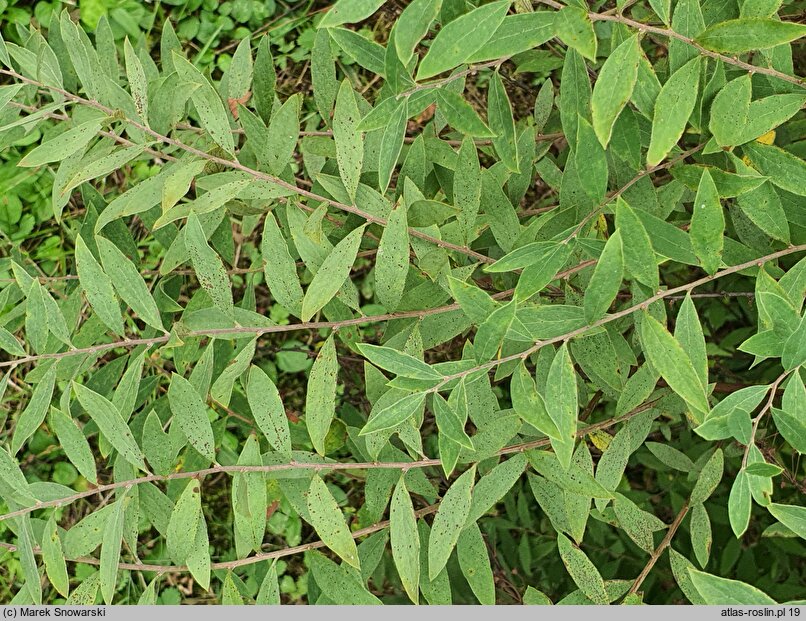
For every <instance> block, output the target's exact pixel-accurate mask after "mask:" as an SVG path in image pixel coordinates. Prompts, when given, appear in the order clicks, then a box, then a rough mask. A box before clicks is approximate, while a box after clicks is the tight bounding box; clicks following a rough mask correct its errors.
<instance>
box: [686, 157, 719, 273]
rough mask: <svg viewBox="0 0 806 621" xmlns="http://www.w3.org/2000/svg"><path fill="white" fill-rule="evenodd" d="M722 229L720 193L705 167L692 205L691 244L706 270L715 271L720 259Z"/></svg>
mask: <svg viewBox="0 0 806 621" xmlns="http://www.w3.org/2000/svg"><path fill="white" fill-rule="evenodd" d="M724 230H725V216H724V214H723V213H722V205H721V204H720V202H719V194H718V192H717V189H716V185H714V181H713V179H711V175H710V174H709V173H708V171H707V170H704V171H703V173H702V177H701V178H700V186H699V188H698V190H697V196H696V198H695V199H694V206H693V207H692V215H691V231H690V235H691V246H692V247H693V248H694V252H695V253H696V254H697V257H698V258H699V259H700V263H701V264H702V267H703V269H704V270H705V271H706V272H708V273H709V274H713V273H715V272H716V271H717V270H718V269H719V266H720V264H721V263H722V248H723V246H724V243H725V242H724V239H723V236H722V235H723V232H724Z"/></svg>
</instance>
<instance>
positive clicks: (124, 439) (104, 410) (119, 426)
mask: <svg viewBox="0 0 806 621" xmlns="http://www.w3.org/2000/svg"><path fill="white" fill-rule="evenodd" d="M73 390H74V391H75V393H76V397H78V402H79V403H80V404H81V407H83V408H84V410H85V411H86V412H87V414H89V416H90V418H92V420H93V421H95V424H96V425H98V429H100V430H101V433H102V434H103V436H104V437H105V438H106V440H107V441H108V442H109V444H111V445H112V446H113V447H115V450H117V452H118V453H120V454H121V456H122V457H123V458H124V459H125V460H126V461H127V462H129V463H130V464H132V465H133V466H136V467H137V468H140V469H141V470H146V465H145V461H144V457H143V452H142V451H141V450H140V447H139V446H137V442H135V440H134V436H133V435H132V432H131V429H129V426H128V425H127V424H126V421H124V420H123V417H122V416H121V415H120V412H118V409H117V408H116V407H115V406H114V404H113V403H112V402H111V401H109V400H108V399H107V398H106V397H104V396H103V395H99V394H98V393H97V392H95V391H94V390H90V389H89V388H87V387H86V386H82V385H81V384H76V383H75V382H73Z"/></svg>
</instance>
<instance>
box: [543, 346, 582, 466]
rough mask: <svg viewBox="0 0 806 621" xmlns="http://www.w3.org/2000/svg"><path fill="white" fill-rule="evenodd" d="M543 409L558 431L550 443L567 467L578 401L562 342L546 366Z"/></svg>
mask: <svg viewBox="0 0 806 621" xmlns="http://www.w3.org/2000/svg"><path fill="white" fill-rule="evenodd" d="M546 409H547V410H548V414H549V417H550V418H551V420H552V421H554V424H555V425H556V426H557V431H558V432H559V437H558V438H556V439H555V438H552V439H551V440H552V442H551V446H552V447H553V448H554V452H555V453H556V454H557V459H558V460H559V462H560V464H561V465H562V466H563V467H564V468H565V469H568V468H569V467H570V465H571V457H572V455H573V452H574V441H575V440H576V430H577V414H578V412H579V403H578V400H577V378H576V372H575V371H574V365H573V363H572V362H571V356H570V355H569V354H568V346H567V345H566V344H565V343H563V344H562V345H561V346H560V348H559V349H558V350H557V353H556V354H555V356H554V360H553V361H552V363H551V367H550V368H549V374H548V379H547V382H546Z"/></svg>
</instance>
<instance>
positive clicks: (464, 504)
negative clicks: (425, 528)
mask: <svg viewBox="0 0 806 621" xmlns="http://www.w3.org/2000/svg"><path fill="white" fill-rule="evenodd" d="M475 478H476V467H475V466H473V467H471V468H470V469H469V470H466V471H465V472H464V473H462V475H461V476H460V477H459V478H458V479H456V480H455V481H454V482H453V484H452V485H451V486H450V487H449V488H448V491H447V492H445V496H444V497H443V498H442V502H440V503H439V509H438V510H437V514H436V515H435V516H434V522H433V524H432V526H431V537H430V539H429V542H428V577H429V579H430V580H434V578H436V577H437V576H438V575H439V573H440V572H441V571H442V569H443V568H444V567H445V565H446V564H447V562H448V558H449V557H450V555H451V552H452V551H453V548H454V546H455V545H456V542H457V541H458V540H459V536H460V535H461V534H462V527H463V526H464V525H465V523H466V521H467V516H468V514H469V513H470V500H471V493H472V490H473V482H474V480H475Z"/></svg>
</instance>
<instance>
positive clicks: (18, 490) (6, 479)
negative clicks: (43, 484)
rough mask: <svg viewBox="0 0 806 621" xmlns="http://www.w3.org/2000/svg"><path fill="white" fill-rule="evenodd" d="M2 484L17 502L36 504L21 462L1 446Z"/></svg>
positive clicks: (4, 492) (0, 468)
mask: <svg viewBox="0 0 806 621" xmlns="http://www.w3.org/2000/svg"><path fill="white" fill-rule="evenodd" d="M6 377H8V375H6ZM0 484H2V491H3V494H4V495H7V496H8V497H9V498H11V499H13V500H14V501H15V502H19V503H20V504H23V505H33V504H36V498H35V497H34V495H33V494H32V493H31V490H30V489H29V486H28V481H27V480H26V478H25V475H24V474H23V473H22V470H20V466H19V464H17V461H16V460H15V459H14V458H13V457H12V456H11V455H9V454H8V453H7V452H6V449H5V448H3V447H0Z"/></svg>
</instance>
